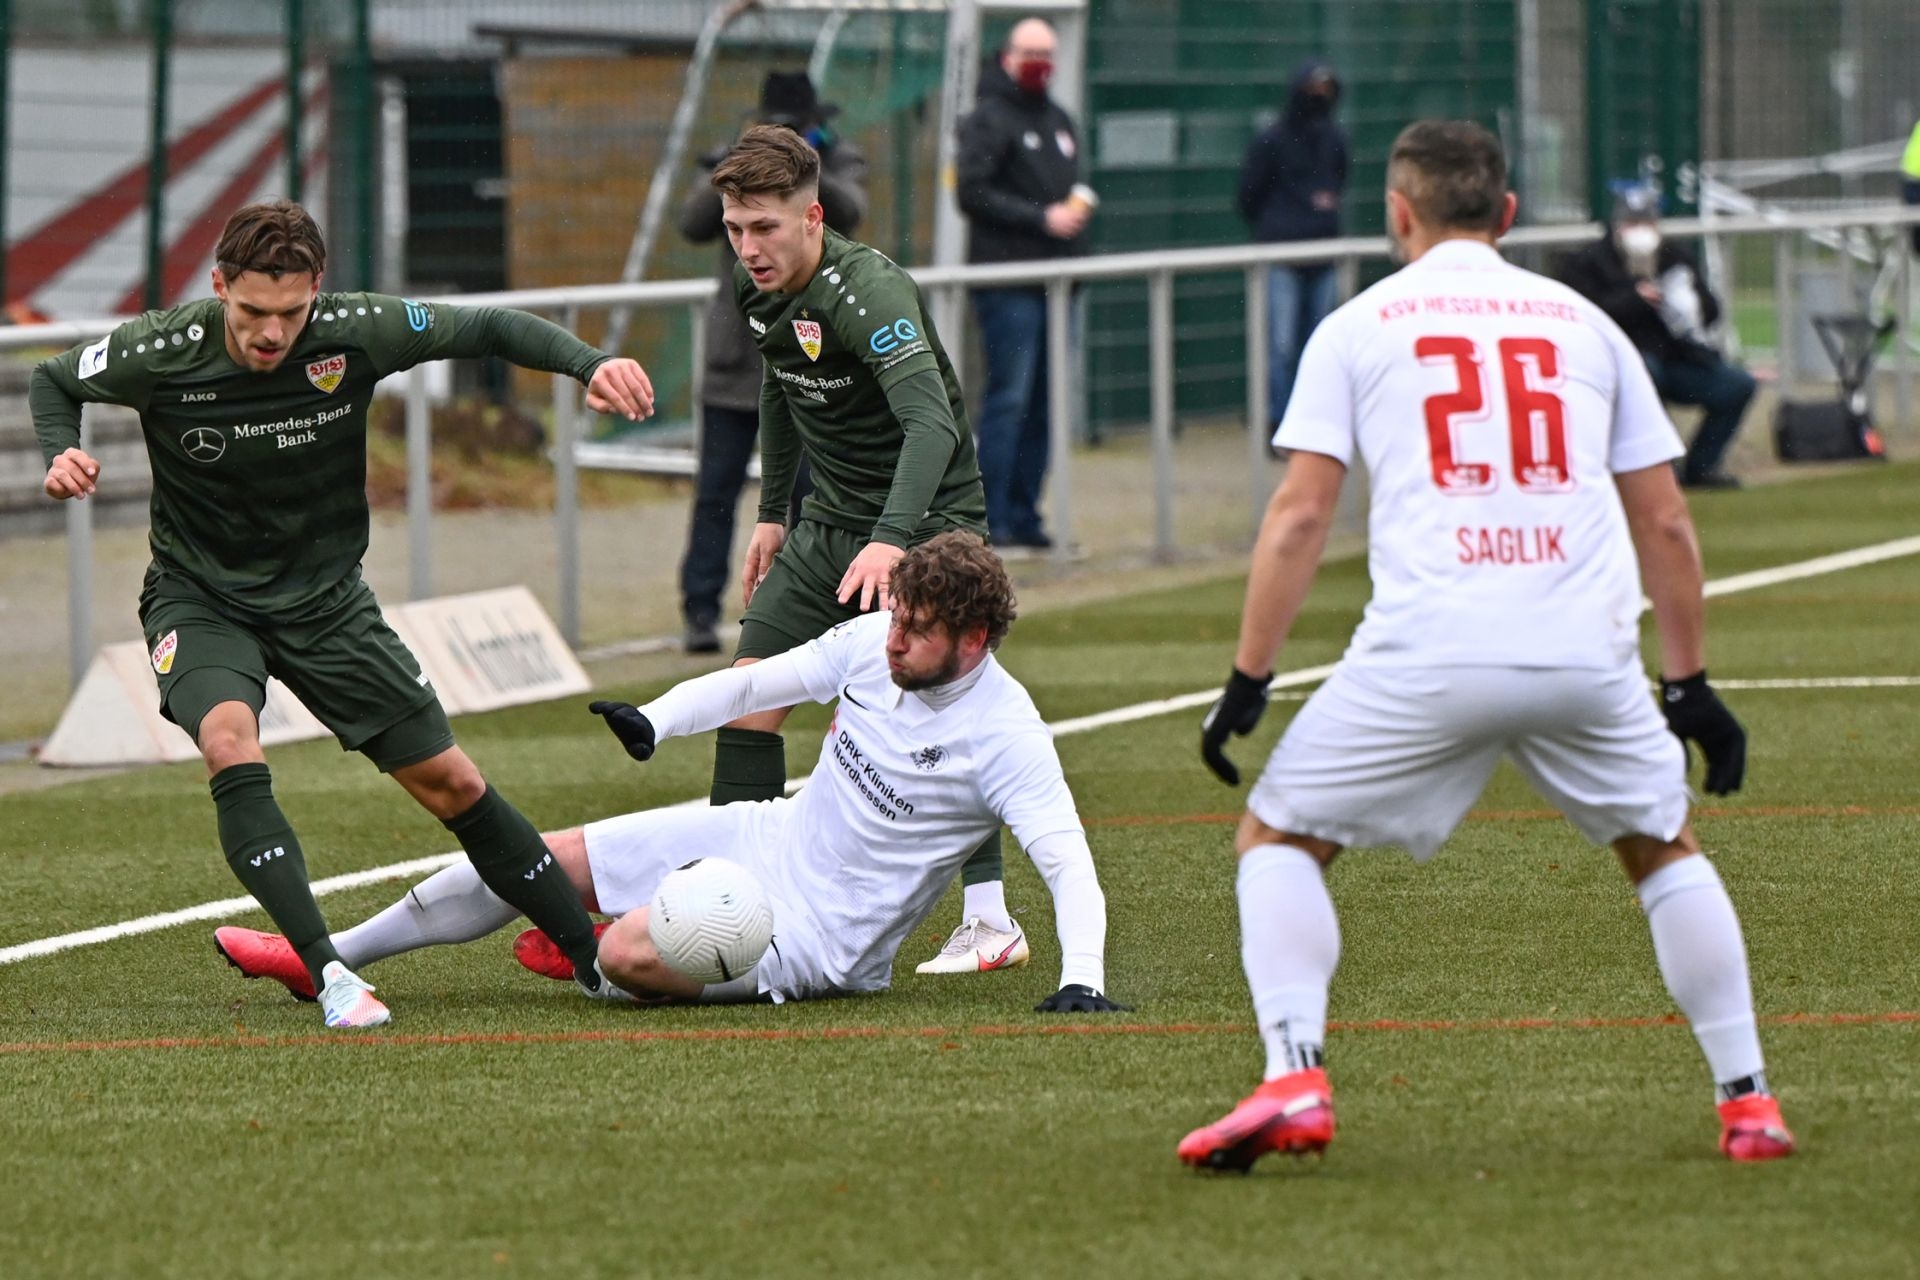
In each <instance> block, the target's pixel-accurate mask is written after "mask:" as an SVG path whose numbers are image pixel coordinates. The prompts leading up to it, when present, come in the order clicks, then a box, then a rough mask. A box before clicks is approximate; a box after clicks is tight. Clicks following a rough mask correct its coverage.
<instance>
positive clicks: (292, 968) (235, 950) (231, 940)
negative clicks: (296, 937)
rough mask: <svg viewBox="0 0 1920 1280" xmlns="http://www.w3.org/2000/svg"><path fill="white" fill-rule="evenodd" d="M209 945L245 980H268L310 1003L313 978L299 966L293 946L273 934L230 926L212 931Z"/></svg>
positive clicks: (313, 995)
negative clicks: (211, 942)
mask: <svg viewBox="0 0 1920 1280" xmlns="http://www.w3.org/2000/svg"><path fill="white" fill-rule="evenodd" d="M213 946H214V949H215V950H216V951H218V952H219V953H220V954H221V955H223V956H225V957H226V960H227V963H228V964H230V965H232V966H233V967H234V968H236V969H238V970H239V971H240V972H241V973H243V974H245V975H246V976H247V977H249V978H272V979H273V980H274V981H275V982H277V983H279V984H280V985H281V986H283V987H285V988H286V989H287V990H289V991H291V992H293V997H294V999H296V1000H314V999H317V998H318V996H319V993H318V992H316V991H315V990H314V989H313V975H312V974H310V973H308V972H307V966H306V965H305V964H303V963H301V960H300V953H299V952H297V951H295V950H294V949H293V944H292V943H291V942H288V941H287V940H286V939H285V938H283V937H281V936H280V935H279V934H277V933H262V932H260V931H259V930H258V929H238V928H235V927H234V926H232V925H227V926H225V927H224V928H220V929H215V930H214V931H213Z"/></svg>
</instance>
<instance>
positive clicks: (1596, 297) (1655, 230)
mask: <svg viewBox="0 0 1920 1280" xmlns="http://www.w3.org/2000/svg"><path fill="white" fill-rule="evenodd" d="M1659 216H1660V199H1659V195H1658V194H1657V193H1656V192H1654V191H1653V190H1652V189H1651V188H1647V187H1633V188H1629V189H1628V190H1626V191H1623V192H1621V193H1620V195H1619V197H1618V198H1617V199H1616V200H1615V201H1614V206H1613V218H1612V225H1611V227H1610V229H1609V230H1608V232H1607V234H1606V235H1604V236H1602V237H1601V238H1600V239H1598V240H1596V241H1594V242H1593V243H1592V244H1589V245H1587V246H1586V247H1585V248H1583V249H1581V250H1579V251H1578V252H1576V253H1575V254H1573V256H1572V257H1570V258H1569V259H1568V260H1567V264H1566V267H1565V268H1564V270H1563V271H1562V272H1561V279H1563V280H1564V281H1566V283H1567V284H1569V285H1571V286H1572V287H1573V288H1574V289H1576V290H1578V291H1579V292H1580V293H1582V294H1584V295H1585V296H1586V297H1587V298H1589V299H1591V300H1592V301H1593V303H1594V305H1596V306H1598V307H1599V308H1600V309H1601V310H1602V311H1604V312H1606V313H1607V315H1608V316H1610V317H1611V318H1612V319H1613V322H1614V323H1615V324H1617V325H1619V326H1620V328H1621V330H1622V331H1623V332H1624V333H1625V334H1626V335H1627V338H1628V340H1629V341H1631V342H1632V343H1633V345H1634V346H1635V347H1636V348H1638V349H1639V352H1640V356H1641V358H1642V359H1644V360H1645V361H1646V362H1647V371H1648V372H1649V373H1651V374H1652V375H1653V385H1654V386H1655V387H1656V388H1657V389H1658V390H1659V392H1660V397H1661V399H1663V400H1667V401H1670V402H1672V403H1674V404H1689V405H1698V406H1700V407H1701V408H1702V409H1704V410H1706V415H1705V416H1704V417H1703V418H1701V420H1700V429H1699V430H1698V431H1697V432H1695V433H1694V437H1693V443H1692V444H1690V445H1688V446H1687V456H1686V458H1685V459H1684V460H1683V461H1682V463H1681V464H1680V483H1681V484H1683V485H1685V486H1686V487H1688V488H1691V489H1737V488H1739V487H1740V482H1739V481H1738V480H1737V479H1735V478H1734V477H1733V476H1731V475H1729V474H1728V473H1727V472H1726V471H1724V470H1722V469H1721V466H1720V460H1721V458H1722V456H1723V455H1725V453H1726V451H1727V446H1728V445H1729V444H1732V443H1733V437H1734V435H1735V434H1736V433H1737V432H1738V431H1739V430H1740V419H1741V417H1742V416H1743V415H1744V414H1745V413H1746V411H1747V403H1748V402H1749V401H1750V400H1752V399H1753V392H1754V387H1755V383H1754V380H1753V375H1752V374H1750V373H1748V372H1747V371H1746V370H1745V369H1740V368H1736V367H1735V366H1733V365H1731V364H1729V363H1727V359H1726V357H1724V356H1722V355H1721V354H1720V352H1719V351H1718V350H1716V349H1715V348H1714V347H1712V346H1710V345H1709V344H1708V342H1707V336H1706V331H1707V329H1708V328H1709V327H1710V326H1711V325H1712V324H1713V323H1714V322H1715V321H1717V320H1718V319H1719V318H1720V301H1719V299H1717V298H1715V297H1714V296H1713V291H1712V290H1711V289H1709V288H1707V283H1706V281H1705V280H1703V279H1702V278H1701V276H1700V268H1699V267H1698V266H1697V265H1696V264H1695V263H1694V260H1693V259H1692V257H1690V256H1689V255H1688V254H1687V253H1686V252H1685V251H1684V250H1682V249H1681V248H1680V247H1679V246H1677V245H1675V244H1673V243H1672V242H1671V241H1669V240H1667V239H1665V238H1664V237H1663V236H1661V234H1660V227H1659Z"/></svg>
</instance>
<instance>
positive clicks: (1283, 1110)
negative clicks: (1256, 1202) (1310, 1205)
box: [1179, 1067, 1333, 1173]
mask: <svg viewBox="0 0 1920 1280" xmlns="http://www.w3.org/2000/svg"><path fill="white" fill-rule="evenodd" d="M1332 1141H1333V1090H1332V1088H1331V1087H1329V1086H1328V1084H1327V1073H1326V1070H1325V1068H1322V1067H1311V1068H1309V1069H1308V1070H1305V1071H1295V1072H1292V1073H1291V1074H1288V1075H1284V1076H1281V1077H1279V1078H1278V1079H1275V1080H1269V1081H1267V1082H1266V1083H1264V1084H1262V1085H1261V1086H1260V1087H1259V1088H1258V1089H1255V1090H1254V1091H1253V1092H1252V1093H1251V1094H1249V1095H1247V1098H1246V1100H1245V1101H1244V1102H1242V1103H1241V1104H1240V1105H1239V1106H1237V1107H1235V1108H1234V1109H1233V1110H1232V1111H1229V1112H1228V1113H1227V1114H1226V1115H1224V1116H1222V1117H1221V1118H1220V1119H1218V1120H1216V1121H1214V1122H1213V1123H1212V1124H1210V1125H1208V1126H1206V1127H1205V1128H1204V1129H1195V1130H1194V1131H1193V1132H1192V1133H1190V1134H1188V1135H1187V1136H1186V1137H1184V1138H1182V1139H1181V1140H1180V1150H1179V1155H1180V1159H1181V1160H1183V1161H1185V1162H1186V1163H1187V1164H1190V1165H1192V1166H1193V1167H1194V1168H1196V1169H1230V1170H1233V1171H1235V1172H1237V1173H1246V1172H1247V1171H1248V1170H1250V1169H1252V1168H1253V1162H1254V1161H1255V1160H1258V1159H1259V1158H1260V1157H1261V1156H1263V1155H1265V1154H1266V1153H1267V1152H1269V1151H1285V1152H1289V1153H1291V1154H1293V1155H1297V1156H1298V1155H1305V1154H1307V1153H1308V1152H1309V1151H1325V1150H1326V1149H1327V1144H1328V1143H1329V1142H1332Z"/></svg>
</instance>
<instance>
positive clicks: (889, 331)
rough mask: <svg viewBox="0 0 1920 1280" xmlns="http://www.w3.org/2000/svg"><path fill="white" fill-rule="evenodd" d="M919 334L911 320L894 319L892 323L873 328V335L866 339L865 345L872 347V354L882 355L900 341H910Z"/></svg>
mask: <svg viewBox="0 0 1920 1280" xmlns="http://www.w3.org/2000/svg"><path fill="white" fill-rule="evenodd" d="M919 336H920V331H919V330H918V329H916V328H914V327H913V321H911V320H904V319H902V320H895V321H894V322H893V323H892V324H883V325H881V326H880V327H879V328H878V329H875V330H874V331H873V336H872V337H870V338H868V339H867V346H869V347H871V348H872V349H873V354H875V355H877V356H883V355H885V354H887V352H889V351H891V350H893V349H894V348H895V347H897V346H899V345H900V344H901V343H903V342H912V341H913V340H915V339H916V338H918V337H919Z"/></svg>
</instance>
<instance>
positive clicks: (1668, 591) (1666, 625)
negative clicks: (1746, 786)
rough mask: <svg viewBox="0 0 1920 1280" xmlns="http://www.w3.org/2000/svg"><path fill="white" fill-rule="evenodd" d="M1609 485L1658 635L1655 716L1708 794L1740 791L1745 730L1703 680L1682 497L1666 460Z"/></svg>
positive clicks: (1690, 536) (1695, 553) (1694, 539)
mask: <svg viewBox="0 0 1920 1280" xmlns="http://www.w3.org/2000/svg"><path fill="white" fill-rule="evenodd" d="M1614 483H1615V484H1616V485H1617V486H1618V487H1619V490H1620V505H1621V507H1622V508H1623V509H1624V510H1625V511H1626V516H1627V530H1628V533H1629V534H1630V535H1631V536H1632V538H1633V549H1634V552H1635V554H1636V555H1637V556H1638V557H1639V560H1640V577H1641V582H1642V583H1643V585H1644V586H1645V589H1646V592H1647V598H1648V600H1650V601H1651V602H1652V604H1653V623H1654V627H1655V629H1656V630H1658V631H1659V633H1660V670H1661V675H1660V711H1661V713H1662V714H1663V715H1665V716H1666V718H1667V727H1668V728H1669V729H1671V730H1673V733H1674V736H1675V737H1677V738H1679V739H1680V741H1681V742H1683V743H1689V744H1691V745H1693V746H1697V747H1699V748H1700V754H1701V755H1702V756H1703V757H1705V759H1706V763H1707V774H1706V778H1705V780H1704V782H1703V785H1704V787H1705V788H1706V791H1707V793H1708V794H1709V795H1717V796H1721V795H1727V794H1729V793H1731V792H1734V791H1738V790H1739V789H1740V786H1741V784H1742V783H1743V782H1744V781H1745V780H1746V775H1747V731H1746V730H1745V729H1744V728H1742V727H1741V724H1740V722H1739V720H1737V719H1735V718H1734V715H1733V712H1731V711H1729V710H1727V707H1726V704H1725V703H1723V702H1721V701H1720V695H1719V694H1717V693H1715V692H1714V690H1713V686H1712V685H1710V684H1708V683H1707V642H1706V630H1707V627H1706V603H1705V597H1704V596H1703V594H1702V585H1703V582H1704V579H1705V574H1704V572H1703V571H1702V569H1701V566H1700V541H1699V538H1698V536H1697V535H1696V534H1695V533H1694V529H1693V518H1692V516H1690V515H1689V514H1688V513H1687V500H1686V498H1685V496H1684V495H1683V494H1682V493H1681V492H1680V485H1679V483H1678V482H1677V481H1676V480H1675V479H1674V476H1673V468H1672V467H1671V466H1669V465H1668V464H1667V463H1665V462H1659V463H1656V464H1654V465H1653V466H1650V467H1642V468H1640V469H1638V470H1635V471H1625V472H1621V473H1620V474H1618V475H1616V476H1615V477H1614Z"/></svg>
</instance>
